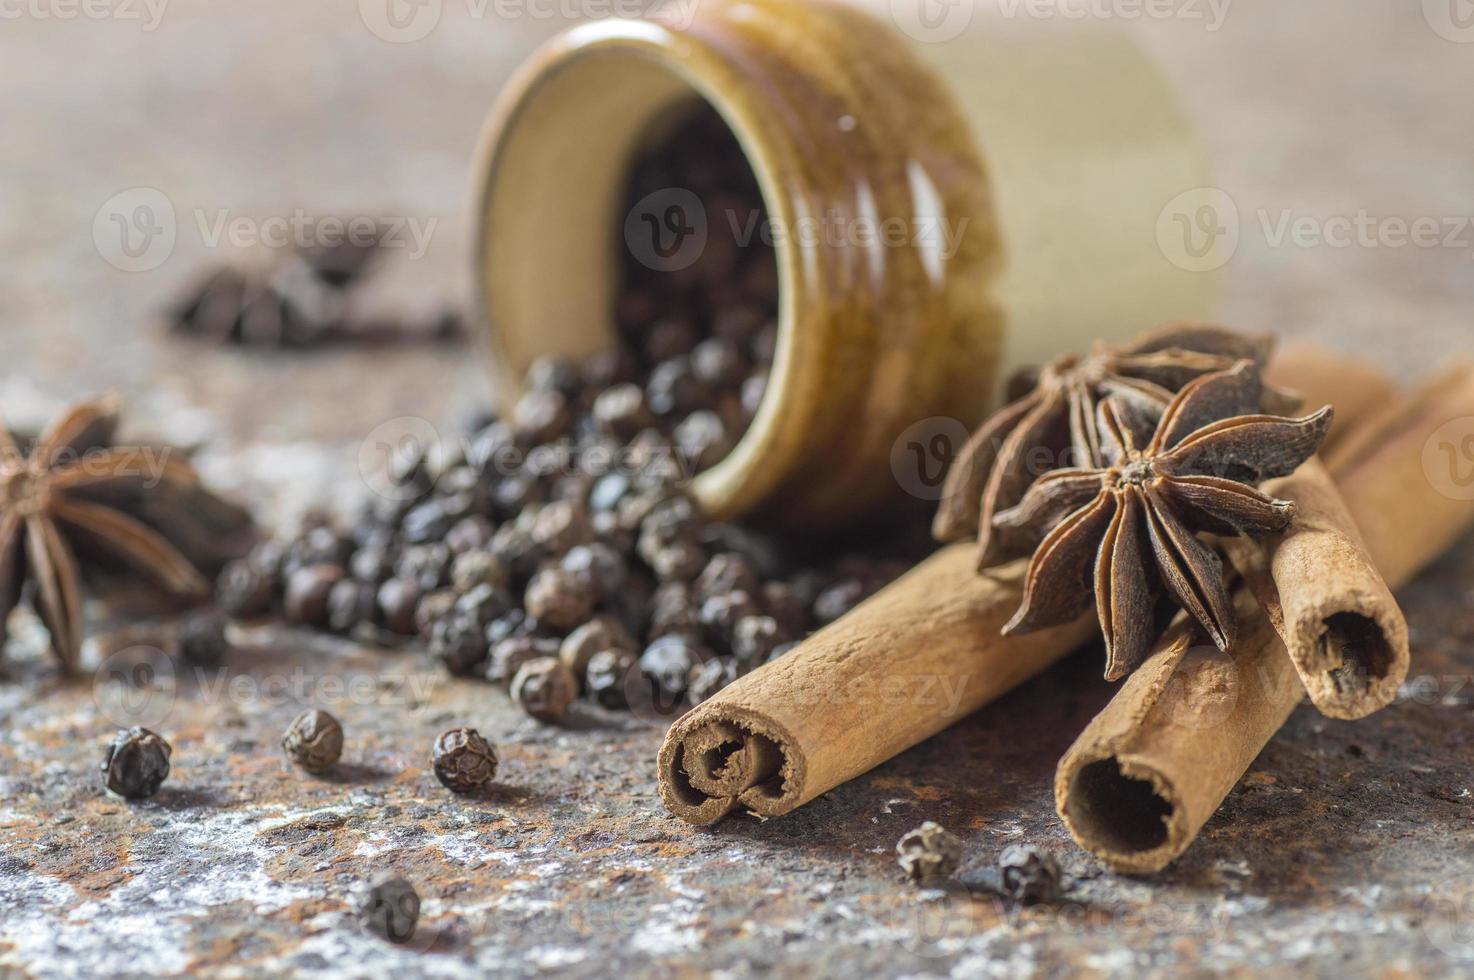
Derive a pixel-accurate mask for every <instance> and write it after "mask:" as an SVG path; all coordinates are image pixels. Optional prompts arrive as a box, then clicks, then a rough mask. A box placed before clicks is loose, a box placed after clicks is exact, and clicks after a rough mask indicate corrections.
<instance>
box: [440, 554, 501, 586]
mask: <svg viewBox="0 0 1474 980" xmlns="http://www.w3.org/2000/svg"><path fill="white" fill-rule="evenodd" d="M511 580H512V576H511V574H510V573H509V572H508V570H507V566H506V565H504V564H502V561H501V559H500V558H498V557H497V556H496V555H494V554H492V553H491V552H490V551H481V550H476V551H466V552H463V553H461V554H460V555H458V556H456V560H455V562H454V563H453V564H452V565H451V567H450V584H451V588H453V589H455V590H456V591H457V592H463V593H464V592H470V591H471V590H472V589H474V588H476V586H478V585H496V586H500V587H502V588H505V587H506V586H507V585H508V584H509V583H510V582H511Z"/></svg>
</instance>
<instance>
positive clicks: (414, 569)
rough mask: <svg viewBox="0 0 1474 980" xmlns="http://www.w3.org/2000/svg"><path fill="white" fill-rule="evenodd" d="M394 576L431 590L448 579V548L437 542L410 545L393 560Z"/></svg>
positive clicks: (427, 590) (445, 582) (424, 590)
mask: <svg viewBox="0 0 1474 980" xmlns="http://www.w3.org/2000/svg"><path fill="white" fill-rule="evenodd" d="M394 576H395V577H396V578H402V579H408V580H409V581H411V582H413V583H414V584H415V585H417V586H419V588H420V591H422V592H433V591H434V590H436V589H438V588H440V587H441V586H442V585H445V584H447V583H448V582H449V580H450V549H449V548H447V547H446V546H445V545H444V544H441V543H439V542H434V543H431V544H416V545H410V546H409V547H407V548H405V549H404V551H403V552H401V553H400V555H399V561H397V562H395V565H394Z"/></svg>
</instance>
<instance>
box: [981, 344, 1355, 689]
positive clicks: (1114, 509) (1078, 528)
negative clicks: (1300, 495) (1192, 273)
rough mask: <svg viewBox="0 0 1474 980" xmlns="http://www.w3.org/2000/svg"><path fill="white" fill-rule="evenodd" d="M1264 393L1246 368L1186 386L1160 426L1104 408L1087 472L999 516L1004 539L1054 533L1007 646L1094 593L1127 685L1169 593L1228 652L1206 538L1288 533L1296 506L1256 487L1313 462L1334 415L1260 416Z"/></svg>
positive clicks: (1113, 662)
mask: <svg viewBox="0 0 1474 980" xmlns="http://www.w3.org/2000/svg"><path fill="white" fill-rule="evenodd" d="M1261 388H1262V386H1261V383H1260V380H1259V372H1258V369H1257V368H1256V366H1255V365H1254V364H1253V363H1252V362H1249V361H1244V362H1241V363H1240V364H1238V365H1237V366H1236V367H1234V368H1233V369H1231V370H1229V371H1224V372H1219V373H1215V374H1209V375H1204V376H1203V377H1200V378H1198V379H1197V380H1195V381H1193V382H1191V383H1189V384H1188V385H1187V386H1186V387H1184V388H1183V389H1182V391H1181V392H1180V393H1179V394H1178V395H1177V396H1176V397H1175V398H1173V399H1172V401H1171V402H1170V403H1169V404H1168V406H1167V408H1166V410H1165V411H1164V412H1163V413H1162V414H1161V418H1160V420H1155V419H1153V418H1151V417H1150V415H1149V414H1148V413H1144V412H1142V411H1140V410H1139V406H1138V404H1137V403H1135V402H1132V401H1129V400H1116V399H1106V400H1103V401H1101V402H1100V403H1099V405H1098V406H1096V415H1097V420H1098V425H1097V426H1096V427H1095V428H1096V429H1097V431H1098V436H1099V438H1098V440H1097V441H1096V442H1095V443H1093V444H1092V445H1091V446H1090V447H1089V448H1088V450H1087V452H1086V455H1087V456H1088V458H1089V465H1088V466H1087V467H1085V468H1078V469H1066V470H1060V471H1058V472H1053V473H1049V474H1046V475H1045V476H1043V477H1041V478H1040V479H1039V480H1038V481H1037V482H1036V483H1035V484H1034V485H1033V486H1032V487H1030V488H1029V490H1028V492H1027V493H1026V494H1025V495H1024V498H1023V500H1022V501H1021V502H1020V503H1019V504H1018V506H1016V507H1013V508H1011V509H1009V510H1006V511H1003V512H1001V513H999V514H997V515H996V516H995V517H994V523H995V525H996V526H997V527H999V528H1003V529H1009V530H1012V529H1026V530H1028V531H1029V532H1030V533H1031V534H1032V535H1035V536H1037V535H1039V534H1044V535H1045V536H1044V539H1043V543H1042V544H1041V545H1040V546H1039V549H1038V551H1037V553H1036V554H1035V555H1034V559H1033V561H1032V563H1031V564H1030V566H1029V571H1028V576H1027V579H1026V584H1025V591H1024V601H1023V605H1022V607H1021V608H1020V609H1019V611H1018V614H1017V615H1016V616H1015V617H1014V618H1013V620H1012V622H1010V623H1009V624H1008V625H1007V626H1006V627H1004V633H1005V635H1012V634H1018V633H1027V632H1031V631H1033V630H1038V629H1043V628H1045V627H1048V626H1053V625H1057V624H1059V623H1064V622H1069V621H1070V620H1073V619H1075V618H1077V617H1079V616H1080V615H1081V614H1082V613H1084V612H1085V610H1086V609H1088V608H1089V607H1090V602H1091V595H1092V593H1093V594H1094V596H1095V605H1096V611H1097V614H1098V615H1099V617H1100V625H1101V630H1102V632H1103V633H1104V634H1105V640H1106V657H1107V664H1106V678H1107V679H1108V680H1116V679H1118V678H1120V677H1123V676H1124V675H1125V674H1126V673H1127V672H1129V671H1130V670H1131V669H1132V668H1134V667H1135V666H1136V665H1137V664H1138V663H1140V662H1141V660H1142V659H1143V658H1144V657H1145V656H1146V654H1147V652H1148V651H1149V649H1150V647H1151V644H1152V642H1153V640H1154V639H1155V636H1156V633H1155V624H1156V616H1155V611H1156V607H1157V603H1158V600H1159V598H1160V597H1161V594H1162V593H1163V592H1164V591H1165V592H1166V594H1167V595H1168V596H1170V597H1171V599H1173V600H1174V601H1175V602H1176V603H1177V604H1178V605H1179V606H1181V607H1182V608H1183V609H1186V610H1187V611H1188V612H1189V613H1191V614H1192V616H1193V617H1194V618H1196V619H1197V621H1198V622H1199V623H1201V624H1202V626H1203V628H1204V630H1206V631H1207V634H1208V636H1209V637H1210V638H1211V639H1212V641H1213V642H1214V643H1215V644H1217V646H1218V647H1219V648H1220V649H1225V650H1226V649H1228V647H1229V646H1230V645H1231V644H1232V643H1233V642H1234V639H1235V634H1236V630H1237V622H1236V620H1235V617H1234V614H1233V603H1232V601H1231V599H1230V597H1229V593H1228V588H1227V586H1226V584H1225V581H1224V575H1223V563H1222V561H1221V560H1220V559H1219V557H1218V555H1217V554H1216V553H1215V552H1214V551H1213V550H1212V549H1211V548H1210V547H1208V545H1207V544H1205V543H1204V542H1202V541H1201V540H1199V539H1198V537H1197V536H1196V535H1197V532H1209V533H1213V534H1220V535H1229V536H1232V535H1239V534H1247V535H1251V536H1253V535H1260V534H1267V533H1270V532H1274V531H1282V530H1284V529H1285V528H1286V527H1288V526H1289V524H1290V522H1291V521H1292V520H1293V519H1294V516H1295V506H1294V504H1292V503H1289V502H1287V501H1282V500H1276V499H1274V498H1272V497H1270V496H1268V495H1266V494H1264V493H1262V492H1260V491H1259V490H1258V489H1256V487H1257V484H1259V483H1261V482H1263V481H1264V480H1268V479H1273V478H1275V477H1279V476H1285V475H1287V474H1289V473H1292V472H1294V470H1296V469H1297V468H1299V466H1300V464H1301V463H1303V462H1305V461H1306V460H1307V459H1309V458H1310V457H1311V456H1313V455H1314V454H1315V452H1316V450H1317V449H1318V448H1319V446H1320V444H1321V441H1322V440H1323V439H1324V438H1325V435H1326V432H1327V430H1328V429H1329V428H1330V425H1331V419H1332V416H1333V411H1332V409H1331V408H1330V407H1329V406H1328V407H1326V408H1323V409H1321V410H1320V411H1319V412H1316V413H1315V414H1314V415H1309V416H1306V417H1304V418H1298V419H1289V418H1280V417H1277V416H1272V415H1261V414H1257V412H1258V409H1259V405H1260V403H1261Z"/></svg>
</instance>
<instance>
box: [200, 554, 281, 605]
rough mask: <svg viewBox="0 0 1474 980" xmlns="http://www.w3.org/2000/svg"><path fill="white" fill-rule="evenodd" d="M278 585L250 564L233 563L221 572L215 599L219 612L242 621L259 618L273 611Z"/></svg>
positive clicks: (248, 562)
mask: <svg viewBox="0 0 1474 980" xmlns="http://www.w3.org/2000/svg"><path fill="white" fill-rule="evenodd" d="M274 592H275V582H274V580H273V578H272V576H271V575H270V574H269V573H267V572H264V571H262V570H261V569H259V568H257V567H256V565H254V564H252V563H251V562H250V561H245V560H241V561H233V562H230V563H229V564H228V565H226V566H225V567H224V568H223V569H221V570H220V577H219V578H218V579H217V580H216V582H215V597H216V599H217V600H218V601H219V603H220V608H222V609H224V610H225V611H226V612H227V613H229V614H230V615H232V616H235V617H237V618H239V619H247V618H250V617H252V616H260V615H262V614H263V613H265V612H267V611H269V610H270V609H271V602H272V599H273V597H274Z"/></svg>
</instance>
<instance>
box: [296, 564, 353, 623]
mask: <svg viewBox="0 0 1474 980" xmlns="http://www.w3.org/2000/svg"><path fill="white" fill-rule="evenodd" d="M343 574H344V573H343V569H342V568H341V567H340V566H338V565H308V566H306V567H304V568H299V569H298V570H297V571H295V572H293V573H292V574H291V576H290V577H289V578H288V579H287V593H286V598H285V600H284V603H283V612H284V613H285V615H286V620H287V622H288V623H291V624H292V625H294V626H317V627H321V626H325V625H327V621H328V596H330V595H331V594H332V591H333V586H335V585H337V584H338V583H339V582H340V581H342V579H343Z"/></svg>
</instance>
